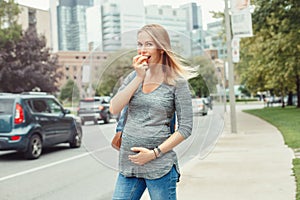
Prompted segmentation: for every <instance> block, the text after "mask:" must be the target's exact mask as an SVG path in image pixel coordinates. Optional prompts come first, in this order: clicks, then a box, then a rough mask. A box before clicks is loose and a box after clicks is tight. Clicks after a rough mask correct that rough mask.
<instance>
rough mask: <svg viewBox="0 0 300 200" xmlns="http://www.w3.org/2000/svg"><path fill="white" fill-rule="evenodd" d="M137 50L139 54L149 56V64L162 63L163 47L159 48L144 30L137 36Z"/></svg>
mask: <svg viewBox="0 0 300 200" xmlns="http://www.w3.org/2000/svg"><path fill="white" fill-rule="evenodd" d="M137 51H138V54H139V55H143V56H147V57H148V63H149V64H157V63H162V62H161V61H162V52H163V50H162V49H158V46H157V45H156V43H155V42H154V40H153V39H152V37H151V36H150V35H149V34H148V33H146V32H145V31H142V32H140V33H139V34H138V37H137Z"/></svg>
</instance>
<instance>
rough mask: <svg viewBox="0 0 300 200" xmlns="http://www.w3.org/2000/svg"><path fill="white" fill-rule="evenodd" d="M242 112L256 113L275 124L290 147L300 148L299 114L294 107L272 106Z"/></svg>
mask: <svg viewBox="0 0 300 200" xmlns="http://www.w3.org/2000/svg"><path fill="white" fill-rule="evenodd" d="M244 112H247V113H250V114H253V115H256V116H258V117H260V118H262V119H264V120H266V121H267V122H269V123H271V124H273V125H274V126H276V127H277V128H278V129H279V130H280V132H281V133H282V135H283V137H284V141H285V143H286V144H287V145H288V146H289V147H290V148H294V149H296V148H300V115H299V110H298V109H295V107H293V106H291V107H286V108H285V109H282V108H281V107H272V108H264V109H256V110H245V111H244Z"/></svg>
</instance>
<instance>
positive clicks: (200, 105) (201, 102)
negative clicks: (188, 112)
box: [192, 98, 209, 116]
mask: <svg viewBox="0 0 300 200" xmlns="http://www.w3.org/2000/svg"><path fill="white" fill-rule="evenodd" d="M192 104H193V113H195V114H201V115H203V116H204V115H207V113H208V109H209V107H208V100H207V99H205V98H196V99H192Z"/></svg>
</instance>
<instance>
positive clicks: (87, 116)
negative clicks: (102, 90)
mask: <svg viewBox="0 0 300 200" xmlns="http://www.w3.org/2000/svg"><path fill="white" fill-rule="evenodd" d="M110 99H111V97H110V96H96V97H92V98H85V99H81V100H80V101H79V106H78V111H77V115H78V116H79V117H80V119H81V123H82V125H84V124H85V122H86V121H93V122H94V124H98V121H99V120H103V121H104V123H105V124H107V123H109V122H110V119H111V118H115V116H112V115H111V113H110V112H109V105H110Z"/></svg>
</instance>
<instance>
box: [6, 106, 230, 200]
mask: <svg viewBox="0 0 300 200" xmlns="http://www.w3.org/2000/svg"><path fill="white" fill-rule="evenodd" d="M222 109H223V107H222V106H221V105H215V106H214V109H213V110H212V111H211V110H210V111H209V113H208V115H207V116H201V115H197V114H195V115H194V128H193V133H192V136H191V137H189V138H188V139H187V140H186V141H184V142H183V143H182V144H181V145H179V146H178V147H177V148H176V149H175V150H176V151H177V152H178V158H179V163H180V165H181V166H183V165H184V164H185V163H187V162H188V161H189V160H190V159H192V158H193V157H195V156H196V155H198V156H199V154H200V157H202V158H204V157H205V156H206V155H207V154H208V153H209V152H210V151H211V150H212V148H213V147H214V145H215V143H216V141H217V138H218V136H219V135H220V133H221V132H222V129H223V126H224V116H223V112H222V111H223V110H222ZM115 125H116V124H115V121H114V120H111V122H110V123H109V124H103V123H102V122H100V123H99V125H93V123H87V124H86V125H85V126H83V134H84V138H83V145H82V147H81V148H79V149H70V148H69V145H68V144H63V145H58V146H55V147H52V148H49V149H46V150H44V151H43V154H42V156H41V157H40V158H39V159H37V160H29V161H28V160H24V159H23V157H22V155H21V154H17V153H15V152H13V151H10V152H0V166H1V168H0V169H1V170H0V194H1V200H19V199H22V200H29V199H30V200H32V199H43V200H44V199H46V200H59V199H72V200H74V199H78V200H81V199H103V200H106V199H111V195H112V191H113V188H114V183H115V179H116V175H117V163H118V162H117V161H118V152H117V151H116V150H114V149H113V148H111V147H110V141H111V139H112V137H113V135H114V129H115ZM183 176H184V174H183Z"/></svg>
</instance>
